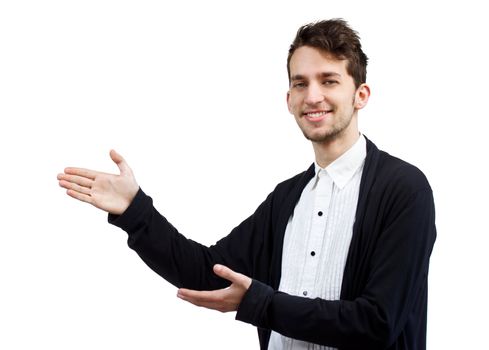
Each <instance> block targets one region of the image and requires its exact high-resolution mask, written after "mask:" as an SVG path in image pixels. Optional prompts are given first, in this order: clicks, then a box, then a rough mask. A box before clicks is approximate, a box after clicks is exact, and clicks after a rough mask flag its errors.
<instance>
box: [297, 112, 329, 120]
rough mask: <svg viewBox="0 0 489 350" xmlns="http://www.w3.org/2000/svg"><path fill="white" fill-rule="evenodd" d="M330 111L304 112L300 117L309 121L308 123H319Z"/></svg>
mask: <svg viewBox="0 0 489 350" xmlns="http://www.w3.org/2000/svg"><path fill="white" fill-rule="evenodd" d="M330 112H331V111H310V112H304V113H303V114H302V115H303V116H304V117H305V118H306V119H307V120H309V121H310V122H320V121H321V120H323V119H324V118H326V116H327V115H328V113H330Z"/></svg>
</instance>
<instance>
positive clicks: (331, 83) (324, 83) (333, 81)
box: [323, 80, 338, 85]
mask: <svg viewBox="0 0 489 350" xmlns="http://www.w3.org/2000/svg"><path fill="white" fill-rule="evenodd" d="M334 84H338V82H337V81H336V80H325V81H323V85H334Z"/></svg>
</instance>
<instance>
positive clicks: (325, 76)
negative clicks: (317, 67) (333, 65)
mask: <svg viewBox="0 0 489 350" xmlns="http://www.w3.org/2000/svg"><path fill="white" fill-rule="evenodd" d="M319 76H320V77H321V78H330V77H338V78H341V74H340V73H336V72H322V73H321V74H319Z"/></svg>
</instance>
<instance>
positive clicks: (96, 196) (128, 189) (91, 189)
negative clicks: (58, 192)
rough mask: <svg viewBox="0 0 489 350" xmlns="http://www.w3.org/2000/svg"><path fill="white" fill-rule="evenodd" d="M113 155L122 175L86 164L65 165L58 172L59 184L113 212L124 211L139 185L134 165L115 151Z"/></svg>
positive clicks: (111, 155) (78, 197) (85, 200)
mask: <svg viewBox="0 0 489 350" xmlns="http://www.w3.org/2000/svg"><path fill="white" fill-rule="evenodd" d="M110 157H111V158H112V160H113V161H114V163H116V164H117V166H118V167H119V170H120V174H119V175H115V174H107V173H103V172H99V171H95V170H90V169H83V168H71V167H70V168H66V169H65V171H64V173H62V174H58V181H59V185H60V186H61V187H63V188H66V190H67V191H66V193H67V194H68V195H69V196H71V197H73V198H76V199H78V200H80V201H82V202H86V203H90V204H92V205H93V206H95V207H97V208H99V209H102V210H104V211H106V212H109V213H111V214H116V215H120V214H122V213H123V212H124V211H125V210H126V209H127V207H128V206H129V204H131V202H132V200H133V199H134V196H136V193H137V191H138V189H139V185H138V184H137V182H136V179H135V177H134V174H133V173H132V170H131V168H130V167H129V165H128V164H127V163H126V161H125V160H124V158H122V156H121V155H120V154H118V153H117V152H116V151H114V150H112V151H110Z"/></svg>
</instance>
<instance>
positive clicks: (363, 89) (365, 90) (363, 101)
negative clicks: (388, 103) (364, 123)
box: [354, 83, 370, 109]
mask: <svg viewBox="0 0 489 350" xmlns="http://www.w3.org/2000/svg"><path fill="white" fill-rule="evenodd" d="M369 97H370V87H369V86H368V85H367V84H366V83H363V84H362V85H360V86H359V87H358V89H357V91H356V92H355V103H354V107H355V108H356V109H362V108H363V107H365V106H366V105H367V103H368V99H369Z"/></svg>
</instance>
